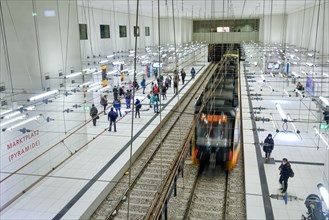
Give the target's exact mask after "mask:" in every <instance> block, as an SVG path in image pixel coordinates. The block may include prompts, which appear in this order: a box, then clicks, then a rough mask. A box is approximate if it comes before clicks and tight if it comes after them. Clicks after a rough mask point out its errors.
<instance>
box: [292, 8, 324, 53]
mask: <svg viewBox="0 0 329 220" xmlns="http://www.w3.org/2000/svg"><path fill="white" fill-rule="evenodd" d="M325 7H326V8H324V5H323V4H322V5H321V8H320V15H319V24H318V29H317V17H318V9H319V6H316V7H315V8H314V7H311V8H307V9H306V10H305V12H304V10H302V11H298V12H295V13H293V14H289V16H288V22H287V42H288V43H291V44H295V45H297V46H301V47H303V48H307V49H308V50H310V51H311V50H314V49H315V48H316V50H317V51H321V52H322V51H323V53H324V54H326V55H328V54H329V40H328V34H329V23H328V20H329V4H328V2H327V4H326V6H325ZM313 11H314V14H313ZM324 11H325V13H324ZM304 13H305V17H304ZM324 15H325V17H324ZM303 17H304V19H303ZM303 20H304V25H303ZM316 34H317V43H316V44H315V40H316Z"/></svg>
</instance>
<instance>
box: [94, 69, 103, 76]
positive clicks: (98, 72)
mask: <svg viewBox="0 0 329 220" xmlns="http://www.w3.org/2000/svg"><path fill="white" fill-rule="evenodd" d="M100 73H102V70H100V71H97V72H94V73H93V75H96V74H100Z"/></svg>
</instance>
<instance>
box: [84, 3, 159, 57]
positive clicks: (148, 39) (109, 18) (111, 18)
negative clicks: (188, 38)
mask: <svg viewBox="0 0 329 220" xmlns="http://www.w3.org/2000/svg"><path fill="white" fill-rule="evenodd" d="M78 11H79V23H80V24H87V28H88V40H81V41H80V44H81V55H82V59H83V60H84V59H86V57H87V56H89V57H90V56H93V55H96V56H98V55H101V56H102V57H105V56H106V55H109V54H113V52H117V51H122V50H123V51H127V50H129V49H134V47H135V38H134V34H133V27H134V26H136V15H134V14H130V15H129V14H126V13H120V12H113V11H108V10H101V9H93V8H89V9H88V8H85V7H81V6H79V7H78ZM129 17H130V19H129ZM89 21H90V22H89ZM129 21H130V22H129ZM101 24H106V25H110V38H107V39H101V36H100V25H101ZM153 24H154V25H155V26H154V27H152V25H153ZM119 25H123V26H126V27H127V37H124V38H120V37H119ZM139 26H140V36H139V37H138V41H137V46H138V48H145V46H153V45H156V44H157V39H158V38H157V36H153V33H155V35H157V31H153V30H152V28H155V29H156V30H157V22H156V21H155V19H153V21H152V18H151V17H148V16H140V17H139ZM146 26H147V27H150V36H145V27H146ZM154 39H155V41H154Z"/></svg>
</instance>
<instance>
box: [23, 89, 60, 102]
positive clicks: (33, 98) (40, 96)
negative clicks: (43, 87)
mask: <svg viewBox="0 0 329 220" xmlns="http://www.w3.org/2000/svg"><path fill="white" fill-rule="evenodd" d="M56 93H58V89H56V90H53V91H49V92H46V93H43V94H40V95H36V96H32V97H31V98H29V99H28V100H27V101H28V102H30V101H35V100H38V99H42V98H44V97H47V96H50V95H54V94H56Z"/></svg>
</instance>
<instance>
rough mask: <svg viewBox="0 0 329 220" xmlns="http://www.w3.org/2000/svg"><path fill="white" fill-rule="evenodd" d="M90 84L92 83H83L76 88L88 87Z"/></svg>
mask: <svg viewBox="0 0 329 220" xmlns="http://www.w3.org/2000/svg"><path fill="white" fill-rule="evenodd" d="M90 84H92V82H85V83H83V84H81V85H79V86H78V87H80V88H82V87H85V86H88V85H90Z"/></svg>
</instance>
